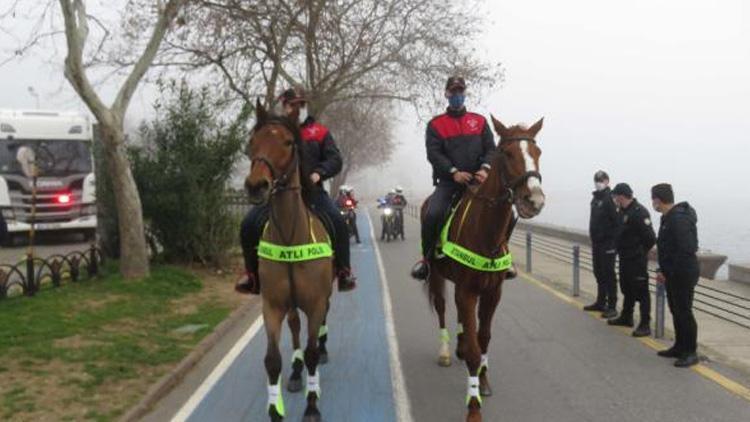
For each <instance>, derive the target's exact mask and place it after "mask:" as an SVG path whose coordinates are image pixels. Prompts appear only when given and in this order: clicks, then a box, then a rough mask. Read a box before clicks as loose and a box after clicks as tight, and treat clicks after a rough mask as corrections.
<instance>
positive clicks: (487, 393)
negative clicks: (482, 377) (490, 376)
mask: <svg viewBox="0 0 750 422" xmlns="http://www.w3.org/2000/svg"><path fill="white" fill-rule="evenodd" d="M479 394H481V395H482V397H492V387H490V386H489V384H487V385H481V384H480V385H479Z"/></svg>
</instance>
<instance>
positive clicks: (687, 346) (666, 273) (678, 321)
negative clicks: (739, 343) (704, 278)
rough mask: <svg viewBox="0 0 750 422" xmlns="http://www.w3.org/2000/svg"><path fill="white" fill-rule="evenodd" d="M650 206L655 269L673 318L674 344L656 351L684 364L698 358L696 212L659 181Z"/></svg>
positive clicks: (652, 190)
mask: <svg viewBox="0 0 750 422" xmlns="http://www.w3.org/2000/svg"><path fill="white" fill-rule="evenodd" d="M651 198H652V201H653V205H654V209H655V210H656V211H658V212H659V213H661V224H660V225H659V239H658V242H657V243H658V252H659V271H658V274H657V276H656V279H657V282H659V283H664V284H665V287H666V290H667V303H668V304H669V310H670V312H672V320H673V322H674V332H675V344H674V346H672V347H670V348H669V349H667V350H662V351H660V352H659V353H658V354H659V356H662V357H667V358H677V361H675V363H674V366H676V367H678V368H687V367H690V366H693V365H695V364H697V363H698V362H699V359H698V355H697V354H696V349H697V347H698V324H697V323H696V321H695V316H694V315H693V295H694V293H695V286H696V284H698V279H699V278H700V266H699V265H698V257H697V255H696V254H697V252H698V229H697V227H696V225H697V223H698V216H697V214H696V213H695V209H693V207H691V206H690V204H688V203H687V202H681V203H679V204H676V205H675V203H674V192H673V191H672V186H671V185H669V184H667V183H662V184H659V185H656V186H654V187H653V188H651Z"/></svg>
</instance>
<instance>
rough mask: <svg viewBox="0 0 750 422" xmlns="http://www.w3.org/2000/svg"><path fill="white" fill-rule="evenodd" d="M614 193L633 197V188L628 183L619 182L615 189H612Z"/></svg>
mask: <svg viewBox="0 0 750 422" xmlns="http://www.w3.org/2000/svg"><path fill="white" fill-rule="evenodd" d="M612 195H622V196H624V197H626V198H632V197H633V189H631V188H630V185H628V184H627V183H618V184H617V186H615V188H614V189H612Z"/></svg>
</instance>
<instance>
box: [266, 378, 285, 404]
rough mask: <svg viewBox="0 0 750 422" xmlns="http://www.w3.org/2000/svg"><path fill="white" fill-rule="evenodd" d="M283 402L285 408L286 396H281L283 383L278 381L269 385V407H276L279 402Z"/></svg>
mask: <svg viewBox="0 0 750 422" xmlns="http://www.w3.org/2000/svg"><path fill="white" fill-rule="evenodd" d="M279 403H281V406H282V407H281V408H282V409H283V406H284V405H283V403H284V398H283V397H282V396H281V383H280V382H279V383H276V385H270V384H269V385H268V407H269V408H270V407H275V408H277V409H278V407H277V406H276V405H277V404H279Z"/></svg>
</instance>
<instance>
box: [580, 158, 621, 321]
mask: <svg viewBox="0 0 750 422" xmlns="http://www.w3.org/2000/svg"><path fill="white" fill-rule="evenodd" d="M594 184H595V186H596V190H595V191H594V192H593V198H592V199H591V218H590V220H589V237H590V238H591V254H592V255H593V259H594V276H595V277H596V302H594V303H592V304H591V305H588V306H586V307H584V308H583V309H584V310H585V311H598V312H601V313H602V317H603V318H614V317H616V316H617V276H616V274H615V257H616V254H617V249H616V248H615V238H616V237H617V231H618V229H619V226H620V216H619V215H618V214H617V206H616V205H615V201H614V199H613V198H612V190H611V189H610V188H609V175H608V174H607V173H606V172H605V171H603V170H599V171H598V172H596V174H594Z"/></svg>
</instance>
